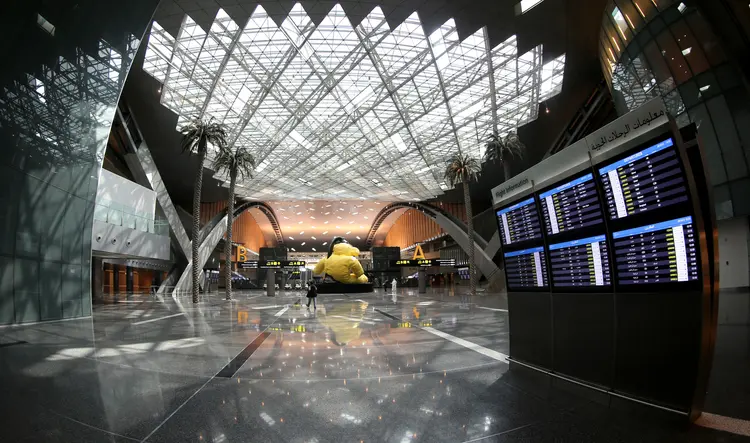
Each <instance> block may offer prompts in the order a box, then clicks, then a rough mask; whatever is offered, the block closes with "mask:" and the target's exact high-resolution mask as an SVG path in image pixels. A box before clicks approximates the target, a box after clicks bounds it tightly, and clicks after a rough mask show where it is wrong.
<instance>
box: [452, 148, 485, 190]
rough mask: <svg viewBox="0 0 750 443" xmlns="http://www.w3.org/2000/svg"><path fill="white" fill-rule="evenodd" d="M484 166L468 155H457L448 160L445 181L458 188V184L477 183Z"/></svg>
mask: <svg viewBox="0 0 750 443" xmlns="http://www.w3.org/2000/svg"><path fill="white" fill-rule="evenodd" d="M481 170H482V166H481V164H480V163H479V161H478V160H477V159H476V158H474V157H472V156H470V155H466V154H455V155H454V156H453V157H451V158H450V159H448V161H447V163H446V166H445V173H444V177H445V180H446V181H447V182H448V183H450V184H451V186H456V184H458V183H463V182H464V181H465V182H472V181H476V179H477V178H478V176H479V172H480V171H481Z"/></svg>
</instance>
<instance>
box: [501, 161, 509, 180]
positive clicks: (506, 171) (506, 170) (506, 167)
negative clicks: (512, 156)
mask: <svg viewBox="0 0 750 443" xmlns="http://www.w3.org/2000/svg"><path fill="white" fill-rule="evenodd" d="M503 175H504V176H505V181H508V180H510V163H508V162H506V161H504V162H503Z"/></svg>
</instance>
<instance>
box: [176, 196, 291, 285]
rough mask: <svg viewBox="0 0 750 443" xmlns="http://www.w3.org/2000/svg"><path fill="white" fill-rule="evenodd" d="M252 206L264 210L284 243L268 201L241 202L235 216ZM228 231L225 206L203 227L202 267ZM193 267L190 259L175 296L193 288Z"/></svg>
mask: <svg viewBox="0 0 750 443" xmlns="http://www.w3.org/2000/svg"><path fill="white" fill-rule="evenodd" d="M250 208H258V209H260V210H261V211H262V212H263V214H265V215H266V217H268V221H269V222H270V223H271V226H273V228H274V231H275V234H276V241H277V242H278V243H279V244H283V243H284V237H283V235H282V233H281V228H280V227H279V222H278V220H277V219H276V213H274V212H273V209H272V208H271V207H270V206H269V205H267V204H266V203H264V202H257V201H246V202H241V203H240V204H238V205H237V206H236V207H235V208H234V218H237V217H238V216H239V215H241V214H242V213H243V212H245V211H247V210H248V209H250ZM226 232H227V208H224V209H223V210H222V211H220V212H219V213H218V214H216V215H215V216H214V217H213V218H212V219H211V220H209V222H208V223H207V224H206V226H204V227H203V229H201V232H200V248H199V251H198V259H199V260H200V268H203V266H205V265H206V262H207V261H208V258H209V257H210V256H211V253H212V252H213V250H214V249H215V248H216V245H218V244H219V241H221V239H222V238H223V237H224V234H225V233H226ZM191 267H192V260H189V261H188V264H187V266H186V267H185V269H184V270H183V271H182V275H180V278H179V280H178V281H177V284H176V285H175V287H174V291H173V292H172V295H173V296H176V295H177V294H179V293H181V292H183V291H189V290H191V289H192V284H193V282H192V279H191V277H190V268H191Z"/></svg>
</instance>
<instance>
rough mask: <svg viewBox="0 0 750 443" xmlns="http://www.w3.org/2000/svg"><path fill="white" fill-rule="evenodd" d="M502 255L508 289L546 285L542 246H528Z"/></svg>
mask: <svg viewBox="0 0 750 443" xmlns="http://www.w3.org/2000/svg"><path fill="white" fill-rule="evenodd" d="M504 255H505V276H506V278H507V279H508V289H534V288H544V287H547V286H548V283H547V263H546V262H545V260H544V248H542V247H538V248H529V249H524V250H521V251H515V252H508V253H506V254H504Z"/></svg>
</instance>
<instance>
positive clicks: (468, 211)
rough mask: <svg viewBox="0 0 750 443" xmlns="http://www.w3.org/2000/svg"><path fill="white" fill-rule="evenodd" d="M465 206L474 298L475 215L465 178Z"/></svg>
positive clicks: (470, 278) (470, 273)
mask: <svg viewBox="0 0 750 443" xmlns="http://www.w3.org/2000/svg"><path fill="white" fill-rule="evenodd" d="M463 187H464V206H466V226H467V228H468V229H467V231H468V232H467V234H468V235H469V285H470V288H471V295H472V297H473V296H475V295H477V278H476V277H477V271H476V263H475V262H474V260H475V256H474V214H473V211H472V210H471V195H470V194H469V181H468V180H467V179H466V178H464V180H463Z"/></svg>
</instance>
